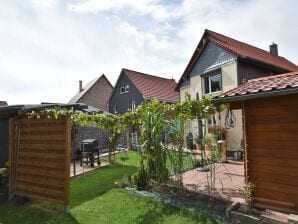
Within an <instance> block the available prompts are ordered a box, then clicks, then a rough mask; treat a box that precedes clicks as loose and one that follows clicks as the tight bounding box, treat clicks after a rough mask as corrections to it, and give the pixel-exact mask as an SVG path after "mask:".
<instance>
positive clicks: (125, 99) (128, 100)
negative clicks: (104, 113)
mask: <svg viewBox="0 0 298 224" xmlns="http://www.w3.org/2000/svg"><path fill="white" fill-rule="evenodd" d="M125 85H129V92H126V93H122V94H121V93H120V90H121V87H122V86H125ZM132 101H135V105H136V107H137V106H138V105H140V104H141V103H142V102H143V101H144V98H143V95H142V93H141V92H140V91H139V90H138V89H137V88H136V86H135V85H134V84H133V83H132V82H131V81H130V79H129V78H128V77H127V75H126V74H125V72H124V71H121V74H120V76H119V78H118V80H117V83H116V85H115V88H114V91H113V93H112V95H111V98H110V100H109V112H110V113H114V112H115V111H114V107H115V105H116V106H117V112H118V113H119V114H123V113H125V112H127V111H128V109H130V108H131V104H132Z"/></svg>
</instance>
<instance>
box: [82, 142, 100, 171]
mask: <svg viewBox="0 0 298 224" xmlns="http://www.w3.org/2000/svg"><path fill="white" fill-rule="evenodd" d="M80 159H81V166H82V165H83V163H86V165H88V164H89V163H90V165H91V167H94V159H97V164H98V165H100V161H99V148H98V140H97V139H85V140H83V141H82V142H81V156H80Z"/></svg>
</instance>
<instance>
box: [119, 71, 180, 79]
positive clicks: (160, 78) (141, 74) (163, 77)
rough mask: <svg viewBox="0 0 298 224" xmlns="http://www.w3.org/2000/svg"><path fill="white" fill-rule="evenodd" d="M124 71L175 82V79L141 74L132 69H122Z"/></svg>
mask: <svg viewBox="0 0 298 224" xmlns="http://www.w3.org/2000/svg"><path fill="white" fill-rule="evenodd" d="M122 70H123V71H130V72H135V73H139V74H140V75H146V76H151V77H154V78H160V79H166V80H169V81H175V82H176V80H175V79H172V78H171V79H169V78H164V77H160V76H156V75H151V74H147V73H143V72H139V71H135V70H131V69H127V68H122Z"/></svg>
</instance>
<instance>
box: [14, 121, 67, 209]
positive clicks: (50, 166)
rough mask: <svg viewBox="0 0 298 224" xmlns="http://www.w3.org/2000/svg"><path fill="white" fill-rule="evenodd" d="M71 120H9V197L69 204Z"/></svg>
mask: <svg viewBox="0 0 298 224" xmlns="http://www.w3.org/2000/svg"><path fill="white" fill-rule="evenodd" d="M70 129H71V126H70V117H67V118H63V119H59V120H53V119H47V118H41V119H27V118H21V119H18V120H14V119H10V142H9V145H10V150H9V151H10V161H11V169H10V195H11V196H13V195H18V196H25V197H30V198H39V199H47V200H54V201H58V202H64V203H65V205H68V203H69V184H70V147H71V143H70V138H71V135H70V133H71V131H70Z"/></svg>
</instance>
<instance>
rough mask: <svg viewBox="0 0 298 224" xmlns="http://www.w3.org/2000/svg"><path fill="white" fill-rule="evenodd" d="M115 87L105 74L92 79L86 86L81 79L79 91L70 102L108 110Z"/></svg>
mask: <svg viewBox="0 0 298 224" xmlns="http://www.w3.org/2000/svg"><path fill="white" fill-rule="evenodd" d="M113 89H114V88H113V86H112V84H111V83H110V81H109V80H108V79H107V77H106V76H105V75H104V74H102V75H101V76H100V77H97V78H95V79H93V80H91V81H90V82H88V83H87V84H86V85H85V86H83V83H82V81H79V92H78V93H77V94H76V95H75V96H74V97H73V98H72V99H71V100H70V101H69V102H68V103H70V104H74V103H84V104H87V105H89V106H92V107H96V108H98V109H100V110H103V111H108V101H109V98H110V96H111V94H112V92H113Z"/></svg>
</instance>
